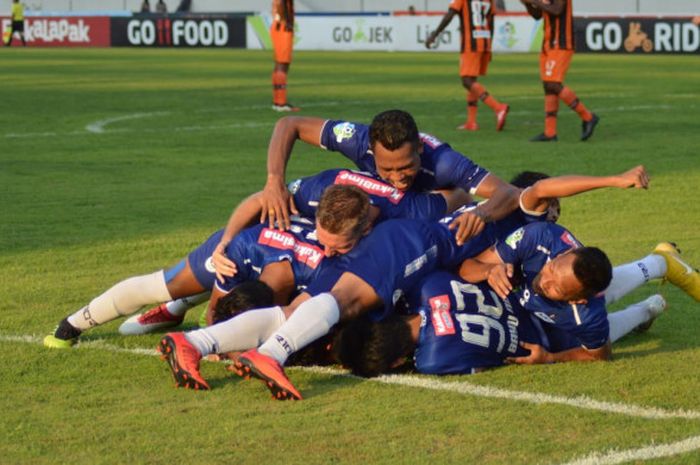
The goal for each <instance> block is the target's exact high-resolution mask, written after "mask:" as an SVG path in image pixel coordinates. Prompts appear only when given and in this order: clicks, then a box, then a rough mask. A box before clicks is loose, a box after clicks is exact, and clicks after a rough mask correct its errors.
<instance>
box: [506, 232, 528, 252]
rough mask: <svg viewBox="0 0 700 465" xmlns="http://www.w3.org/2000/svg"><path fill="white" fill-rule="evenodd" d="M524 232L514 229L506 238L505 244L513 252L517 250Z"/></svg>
mask: <svg viewBox="0 0 700 465" xmlns="http://www.w3.org/2000/svg"><path fill="white" fill-rule="evenodd" d="M524 235H525V230H524V229H523V228H519V229H516V230H515V231H513V232H512V233H511V234H510V236H508V237H507V238H506V244H507V245H508V246H509V247H510V248H511V249H513V250H515V249H517V248H518V243H519V242H520V241H522V240H523V236H524Z"/></svg>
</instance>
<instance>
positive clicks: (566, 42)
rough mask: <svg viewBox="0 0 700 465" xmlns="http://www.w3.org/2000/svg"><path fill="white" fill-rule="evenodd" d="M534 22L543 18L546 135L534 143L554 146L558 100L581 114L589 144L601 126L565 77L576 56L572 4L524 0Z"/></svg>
mask: <svg viewBox="0 0 700 465" xmlns="http://www.w3.org/2000/svg"><path fill="white" fill-rule="evenodd" d="M521 2H522V3H523V4H524V5H525V7H526V8H527V12H528V13H530V15H531V16H532V17H533V18H535V19H540V18H542V17H544V39H543V41H542V51H541V52H540V78H541V79H542V84H543V85H544V113H545V117H544V132H543V133H542V134H539V135H537V136H535V137H533V138H532V139H530V140H531V141H532V142H555V141H557V140H558V138H557V111H558V110H559V99H561V100H562V102H564V103H565V104H566V105H568V106H569V108H571V109H572V110H574V111H575V112H576V113H578V115H579V117H580V118H581V120H582V121H583V124H582V126H583V127H582V129H581V140H588V138H589V137H591V136H592V135H593V130H594V129H595V127H596V125H597V124H598V120H599V118H598V116H597V115H596V114H595V113H591V112H590V111H588V109H587V108H586V107H585V105H584V104H583V103H581V101H580V100H579V99H578V97H577V96H576V94H575V93H574V91H573V90H571V89H570V88H569V87H567V86H565V85H564V76H565V75H566V72H567V71H568V70H569V65H570V64H571V59H572V57H573V56H574V17H573V2H572V0H521Z"/></svg>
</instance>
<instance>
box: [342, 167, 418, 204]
mask: <svg viewBox="0 0 700 465" xmlns="http://www.w3.org/2000/svg"><path fill="white" fill-rule="evenodd" d="M333 183H334V184H342V185H349V186H356V187H359V188H360V189H362V190H363V191H365V192H366V193H367V194H369V195H375V196H377V197H383V198H386V199H388V200H389V201H390V202H391V203H393V204H394V205H396V204H397V203H399V202H400V201H401V199H402V198H403V195H404V194H403V192H401V191H400V190H398V189H396V188H395V187H394V186H392V185H390V184H387V183H384V182H382V181H379V180H377V179H374V178H371V177H369V176H364V175H361V174H358V173H353V172H352V171H341V172H340V173H338V175H337V176H336V177H335V181H334V182H333Z"/></svg>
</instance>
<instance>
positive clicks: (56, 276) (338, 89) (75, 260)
mask: <svg viewBox="0 0 700 465" xmlns="http://www.w3.org/2000/svg"><path fill="white" fill-rule="evenodd" d="M0 52H1V53H0V55H1V56H0V62H1V63H2V71H3V72H2V75H3V86H2V88H0V102H2V104H0V105H1V106H0V108H2V110H3V111H2V112H0V123H1V124H0V144H1V148H0V211H1V212H2V220H1V221H0V283H1V285H0V301H1V302H2V313H1V314H0V315H1V317H0V357H1V358H2V360H3V370H2V371H3V373H2V376H1V377H0V392H1V393H2V400H0V409H2V411H3V415H2V420H1V421H0V463H8V464H9V463H36V464H42V463H69V462H72V463H86V464H88V463H89V464H94V463H110V464H111V463H148V464H159V463H163V464H169V463H251V464H253V463H254V464H260V463H296V464H304V465H308V464H326V463H427V462H430V463H436V464H438V463H439V464H442V463H460V464H465V463H467V464H470V463H479V464H487V465H488V464H558V463H568V462H572V461H576V460H581V461H580V462H576V463H622V462H623V461H625V459H619V460H618V458H617V457H618V456H616V455H614V452H613V451H618V452H620V451H629V455H628V456H627V458H628V459H629V460H628V461H629V463H642V462H643V463H649V464H660V463H664V464H667V463H668V464H696V463H700V414H698V412H699V411H700V342H698V341H699V339H698V336H697V335H698V333H699V332H700V306H699V305H698V304H697V303H696V302H694V301H693V300H691V299H690V298H689V297H688V296H686V295H685V294H683V293H682V292H681V291H679V290H677V289H675V288H672V287H670V286H663V287H661V288H660V287H659V285H658V284H657V283H651V284H649V285H647V286H645V287H644V288H643V289H641V290H638V291H636V292H635V293H634V294H633V295H632V296H630V297H629V298H627V299H626V300H625V301H623V302H622V303H621V304H620V305H617V306H616V307H614V309H616V308H620V307H621V306H622V305H624V304H627V303H631V302H633V301H636V300H639V299H641V298H645V297H646V296H648V295H650V294H652V293H656V292H662V293H663V294H664V296H665V297H666V298H667V300H668V301H669V304H670V308H669V311H668V313H667V314H666V315H664V316H662V317H661V318H660V319H659V320H658V321H657V322H656V323H655V324H654V326H653V327H652V329H651V330H650V332H648V333H646V334H644V335H633V336H630V337H628V338H627V339H625V340H623V341H621V342H620V343H618V344H616V346H615V354H616V356H615V360H614V361H612V362H610V363H596V364H584V363H576V364H563V365H552V366H538V367H506V368H503V369H498V370H494V371H491V372H486V373H482V374H479V375H473V376H464V377H448V378H433V377H419V378H418V379H419V380H421V381H423V382H427V383H435V384H431V385H430V386H428V387H429V388H428V387H416V386H415V385H404V386H400V385H397V384H391V380H387V381H388V382H389V384H384V383H378V382H375V381H365V380H358V379H354V378H350V377H347V376H342V375H338V374H334V373H325V372H318V371H310V370H302V369H291V370H290V375H291V377H292V379H293V381H294V382H296V383H297V385H298V387H299V388H300V389H301V390H302V392H303V393H304V395H305V397H306V399H305V400H304V401H302V402H296V403H281V402H274V401H272V400H270V398H269V395H268V392H267V390H266V389H264V388H263V387H262V385H260V384H259V383H256V382H243V381H240V380H238V379H237V378H235V377H232V376H230V375H229V374H227V372H225V371H224V370H223V369H222V367H221V366H219V365H214V364H208V363H205V364H204V365H203V374H204V376H205V377H206V378H207V379H208V380H210V382H211V385H212V388H213V390H212V391H210V392H190V391H185V390H178V389H174V388H173V387H172V385H173V383H172V380H171V378H170V375H169V373H168V370H167V368H166V365H165V363H163V362H161V361H159V360H158V359H157V358H156V357H153V356H149V355H147V354H148V353H146V355H144V352H143V351H142V350H141V349H147V350H149V351H150V350H153V349H154V348H155V346H156V343H157V341H158V339H159V337H160V335H148V336H140V337H132V338H124V337H120V336H119V335H118V333H117V327H118V325H119V322H114V323H111V324H108V325H105V326H103V327H100V328H97V329H95V330H93V331H90V332H88V333H86V335H85V336H84V337H83V338H82V341H83V342H82V343H81V345H80V346H79V347H78V348H76V349H73V350H70V351H49V350H46V349H44V348H43V347H42V346H41V345H40V340H41V337H43V336H44V335H46V334H48V333H49V332H51V331H52V329H53V327H54V325H55V324H56V323H57V322H58V321H59V320H60V319H61V318H62V317H64V316H65V315H67V314H69V313H72V312H73V311H75V310H76V309H78V308H79V307H81V306H82V305H84V304H85V303H86V302H88V301H89V300H90V299H91V298H92V297H94V296H95V295H97V294H98V293H100V292H102V291H104V290H105V289H107V288H108V287H110V286H111V285H112V284H113V283H115V282H117V281H119V280H121V279H123V278H125V277H127V276H130V275H134V274H143V273H147V272H151V271H153V270H156V269H159V268H162V267H166V266H169V265H171V264H173V263H175V262H176V261H177V260H178V259H180V258H181V257H183V256H185V255H186V254H187V252H189V250H191V249H192V248H193V247H195V246H196V245H198V244H199V243H200V242H201V241H202V240H204V239H205V238H206V237H207V236H208V234H209V233H210V232H212V231H214V230H215V229H217V228H219V227H221V226H222V225H223V224H224V223H225V221H226V218H227V217H228V214H229V213H230V210H231V209H232V208H233V206H234V205H236V204H237V203H238V202H239V201H240V200H241V199H242V198H243V197H245V196H246V195H248V194H249V193H251V192H253V191H256V190H259V189H260V188H261V187H262V185H263V183H264V180H265V157H266V149H267V143H268V138H269V136H270V133H271V130H272V127H273V124H274V122H275V121H276V119H277V117H278V116H279V115H278V114H276V113H274V112H272V111H271V110H269V101H270V93H271V92H270V79H269V76H270V72H271V67H272V63H271V60H270V57H269V55H268V54H267V53H263V52H254V51H218V50H217V51H209V50H191V51H190V50H186V51H185V50H135V49H134V50H131V49H102V50H100V49H93V50H66V49H53V50H52V49H44V50H42V49H28V50H20V49H14V48H13V49H9V50H8V49H2V50H0ZM481 82H482V83H483V84H484V85H485V86H486V87H487V88H488V90H489V91H490V92H491V93H492V94H493V95H495V96H496V97H497V98H498V99H500V100H502V101H505V102H508V103H509V104H510V105H511V107H512V112H511V115H510V117H509V120H508V124H507V127H506V130H505V131H504V132H503V133H496V132H495V131H494V125H495V122H494V121H493V116H492V114H491V112H490V110H488V108H486V107H481V108H480V118H479V119H480V124H481V127H482V129H481V131H479V132H477V133H464V132H458V131H455V130H454V127H455V126H457V125H458V124H460V123H461V122H463V119H464V107H465V101H464V92H463V90H462V89H461V86H460V83H459V79H458V77H457V56H456V55H455V54H439V53H428V54H411V53H321V52H317V53H311V52H306V53H304V52H298V53H296V54H295V61H294V64H293V66H292V70H291V74H290V83H289V84H290V86H289V94H290V100H291V101H292V102H293V103H295V104H298V105H300V106H302V108H303V112H302V114H305V115H313V116H321V117H329V118H345V119H352V120H356V121H363V122H368V121H370V120H371V117H372V116H373V115H374V114H375V113H377V112H379V111H382V110H385V109H388V108H402V109H406V110H408V111H410V112H411V113H413V114H414V116H415V117H416V120H417V121H418V125H419V127H420V128H421V130H423V131H425V132H430V133H433V134H434V135H436V136H437V137H439V138H441V139H442V140H445V141H447V142H449V143H450V144H451V145H452V146H453V147H455V148H456V149H458V150H460V151H462V152H463V153H464V154H465V155H468V156H469V157H471V158H472V159H474V160H475V161H477V162H478V163H480V164H482V165H483V166H485V167H487V168H489V169H490V170H492V171H493V172H495V173H496V174H497V175H499V176H501V177H502V178H506V179H507V178H509V177H510V176H512V175H513V174H515V173H516V172H518V171H520V170H522V169H531V170H541V171H546V172H548V173H550V174H552V175H558V174H566V173H582V174H611V173H616V172H620V171H623V170H625V169H627V168H629V167H632V166H634V165H636V164H640V163H641V164H644V165H645V166H646V167H647V169H648V170H649V172H650V174H651V176H652V185H651V189H650V190H649V191H643V192H638V191H613V190H608V191H600V192H595V193H591V194H586V195H583V196H581V197H579V198H575V199H569V200H565V201H564V202H563V214H562V218H561V223H562V224H564V225H566V226H568V227H569V228H570V229H572V230H573V231H574V232H575V233H576V234H577V236H578V237H579V238H580V239H581V240H582V241H583V242H584V243H586V244H589V245H597V246H600V247H602V248H603V249H605V250H606V251H607V252H608V253H609V255H610V257H611V259H612V260H613V262H614V263H623V262H625V261H627V260H631V259H634V258H636V257H640V256H642V255H644V254H646V253H648V252H649V251H650V250H651V249H652V248H653V246H654V245H655V244H656V243H657V242H659V241H661V240H672V241H675V242H677V243H678V244H679V245H680V247H681V248H682V250H683V252H684V255H685V256H686V257H687V259H688V260H689V261H690V262H691V263H694V264H696V265H698V264H700V234H699V233H698V227H699V226H700V204H699V203H698V202H697V193H696V191H697V187H698V186H699V185H700V158H698V153H697V151H698V147H700V130H698V121H699V120H700V93H699V92H698V86H697V83H698V82H700V62H699V61H698V60H697V58H696V57H681V56H665V57H662V56H614V55H597V56H594V55H577V56H576V57H575V59H574V63H573V65H572V68H571V70H570V74H569V77H568V80H567V84H568V85H569V86H571V87H572V88H573V89H574V90H575V91H576V92H577V94H578V95H579V97H580V98H581V99H582V101H583V102H584V103H585V104H586V105H587V106H588V107H589V108H590V109H592V110H593V111H595V112H596V113H598V114H599V115H600V116H601V123H600V125H599V127H598V129H597V131H596V134H595V135H594V136H593V138H592V139H591V140H590V141H589V142H586V143H581V142H579V141H578V135H579V132H580V122H579V120H578V118H577V117H576V115H575V114H574V113H573V112H571V111H569V110H568V109H567V108H566V107H565V106H564V105H562V106H561V108H560V111H559V114H560V118H559V119H560V122H559V137H560V142H559V143H557V144H544V145H538V144H532V143H529V142H527V139H528V138H529V137H530V136H532V135H534V134H537V133H539V132H541V129H542V124H543V121H542V119H543V98H542V92H541V86H540V84H539V82H538V61H537V57H536V56H535V55H510V56H503V55H497V56H496V57H495V59H494V61H493V62H492V64H491V68H490V72H489V75H488V76H486V77H485V78H483V79H482V80H481ZM336 166H348V164H347V163H346V162H345V160H344V159H343V158H341V157H340V156H338V155H337V154H332V153H325V152H322V151H320V150H318V149H315V148H311V147H308V146H305V145H304V144H302V143H299V144H297V146H296V148H295V153H294V156H293V158H292V162H291V165H290V168H289V170H288V178H289V179H293V178H294V177H297V176H301V175H308V174H312V173H314V172H317V171H318V170H321V169H325V168H330V167H336ZM198 314H199V311H198V310H196V309H195V310H193V311H192V312H190V315H189V316H188V318H187V323H188V325H190V326H191V325H194V322H195V321H196V319H197V317H198ZM413 384H416V383H413ZM517 393H526V394H529V395H531V396H529V397H528V396H520V397H518V395H517ZM534 395H540V397H535V396H534ZM516 397H517V398H516ZM540 401H541V402H540ZM537 402H540V403H537ZM562 402H569V404H565V403H562ZM595 402H608V403H610V405H612V408H610V409H603V410H601V409H600V408H598V407H600V406H599V404H596V403H595ZM634 406H636V407H640V410H625V408H631V407H634ZM654 412H656V413H657V414H658V415H656V414H655V413H654ZM659 412H661V413H659ZM663 414H667V416H666V417H664V416H663ZM682 441H685V442H682ZM664 445H667V448H666V449H664V448H663V447H662V446H664ZM650 446H651V447H650ZM647 448H649V449H647ZM664 451H668V452H667V453H666V455H665V456H662V457H660V458H656V459H653V457H654V453H663V452H664ZM591 454H598V455H597V457H598V458H597V459H594V458H590V457H591ZM587 457H588V458H589V461H583V459H586V458H587Z"/></svg>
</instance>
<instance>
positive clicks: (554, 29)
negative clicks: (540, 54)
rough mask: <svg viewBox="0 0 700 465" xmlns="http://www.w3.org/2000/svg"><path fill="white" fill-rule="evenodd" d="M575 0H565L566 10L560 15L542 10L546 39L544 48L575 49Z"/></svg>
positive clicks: (543, 43) (543, 42)
mask: <svg viewBox="0 0 700 465" xmlns="http://www.w3.org/2000/svg"><path fill="white" fill-rule="evenodd" d="M573 9H574V5H573V1H572V0H564V10H563V11H562V12H561V14H559V15H558V16H555V15H552V14H549V13H547V12H546V11H543V12H542V16H543V17H544V40H543V41H542V50H573V49H574V14H573Z"/></svg>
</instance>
